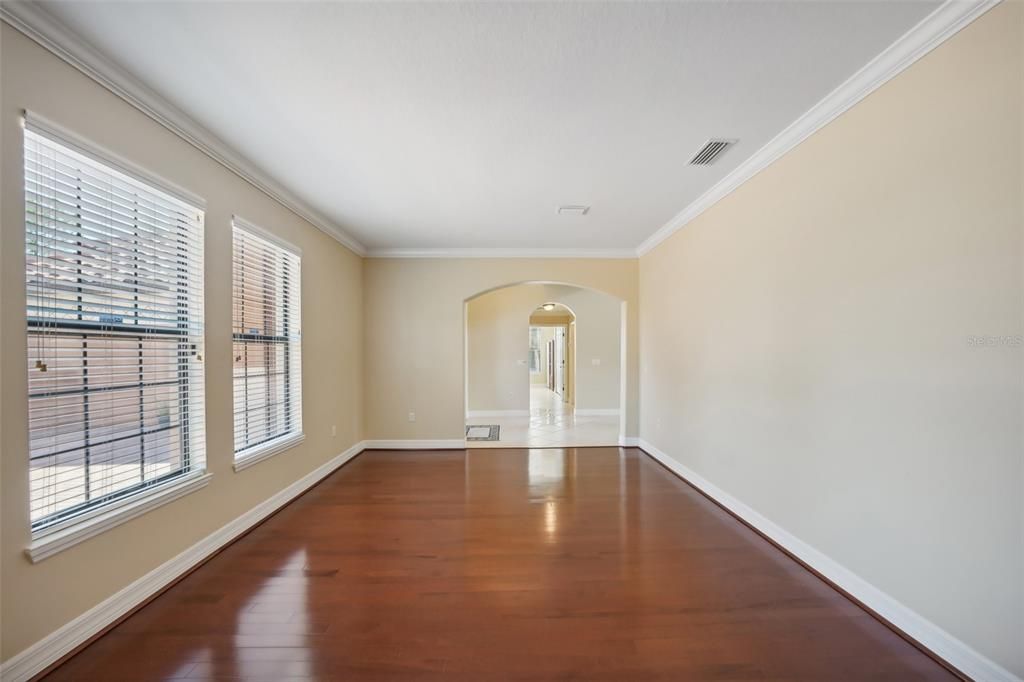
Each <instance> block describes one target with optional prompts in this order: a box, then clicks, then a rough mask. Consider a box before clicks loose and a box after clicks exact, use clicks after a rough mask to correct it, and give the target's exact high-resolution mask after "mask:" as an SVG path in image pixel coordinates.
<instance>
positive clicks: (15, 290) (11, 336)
mask: <svg viewBox="0 0 1024 682" xmlns="http://www.w3.org/2000/svg"><path fill="white" fill-rule="evenodd" d="M2 31H3V32H2V35H0V50H2V52H0V62H2V72H0V83H2V92H0V101H2V109H0V164H2V165H0V180H2V182H0V190H2V194H0V196H2V213H0V220H2V233H0V282H2V288H0V326H2V335H0V343H2V345H0V376H2V377H3V382H2V392H0V408H2V419H0V432H2V434H3V440H2V446H3V450H2V462H0V486H2V488H0V498H2V502H0V511H2V516H3V519H2V522H0V523H2V526H0V532H2V538H3V542H2V544H0V573H2V578H0V592H2V594H3V599H2V604H0V621H2V625H0V627H2V632H0V635H2V637H0V638H2V657H3V659H5V660H6V659H8V658H10V657H11V656H12V655H14V654H16V653H18V652H19V651H21V650H22V649H24V648H25V647H27V646H28V645H30V644H32V643H33V642H35V641H36V640H38V639H40V638H41V637H43V636H45V635H47V634H49V633H50V632H52V631H53V630H55V629H57V628H58V627H59V626H61V625H63V624H65V623H66V622H68V621H69V620H71V619H72V618H74V617H75V616H77V615H79V614H81V613H82V612H83V611H85V610H87V609H89V608H90V607H92V606H94V605H95V604H97V603H98V602H100V601H102V600H103V599H105V598H106V597H109V596H110V595H112V594H113V593H114V592H116V591H117V590H119V589H121V588H123V587H125V586H126V585H128V584H129V583H130V582H132V581H133V580H135V579H136V578H139V577H140V576H142V575H143V574H145V573H146V572H148V571H150V570H151V569H153V568H156V567H157V566H159V565H160V564H161V563H163V562H164V561H166V560H168V559H170V558H171V557H173V556H175V555H177V554H178V553H180V552H181V551H183V550H184V549H186V548H187V547H189V546H190V545H192V544H194V543H195V542H197V541H198V540H200V539H202V538H204V537H205V536H207V535H209V534H210V533H212V532H213V531H215V530H217V529H218V528H220V527H221V526H223V525H224V524H226V523H228V522H229V521H231V520H233V519H235V518H236V517H238V516H239V515H241V514H242V513H244V512H246V511H248V510H249V509H250V508H252V507H253V506H255V505H256V504H257V503H259V502H261V501H263V500H265V499H266V498H268V497H270V496H271V495H272V494H273V493H275V492H277V491H278V490H280V489H282V488H284V487H286V486H287V485H288V484H290V483H292V482H293V481H295V480H296V479H298V478H300V477H301V476H303V475H304V474H306V473H308V472H309V471H311V470H313V469H314V468H316V467H317V466H318V465H320V464H322V463H323V462H325V461H327V460H328V459H330V458H331V457H333V456H334V455H336V454H338V453H340V452H342V451H344V450H345V449H346V448H348V447H349V446H351V445H352V444H354V443H356V442H358V441H359V440H361V438H362V434H361V429H362V413H361V409H362V406H361V400H360V396H361V391H362V387H361V385H360V382H361V381H362V373H361V371H360V365H361V361H360V358H361V355H362V343H363V336H362V330H361V324H362V274H361V270H362V261H361V259H360V258H359V257H358V256H356V255H355V254H353V253H351V252H350V251H348V250H347V249H345V248H343V247H342V246H341V245H340V244H338V243H337V242H336V241H334V240H333V239H331V238H329V237H327V236H325V235H324V234H323V233H321V232H320V231H318V230H316V229H315V228H314V227H312V226H311V225H309V224H308V223H306V222H305V221H303V220H302V219H300V218H298V217H296V216H295V215H294V214H292V213H291V212H289V211H287V210H286V209H284V208H282V207H281V206H280V205H279V204H277V203H276V202H274V201H272V200H270V199H269V198H267V197H266V196H265V195H263V194H262V193H261V192H259V191H257V190H256V189H254V188H253V187H252V186H251V185H249V184H248V183H247V182H245V181H244V180H242V179H241V178H239V177H238V176H236V175H234V174H232V173H230V172H229V171H227V170H226V169H224V168H223V167H222V166H220V165H219V164H217V163H215V162H214V161H212V160H211V159H210V158H209V157H207V156H205V155H204V154H202V153H200V152H199V151H197V150H196V149H195V148H193V147H191V146H190V145H188V144H186V143H185V142H183V141H182V140H180V139H179V138H177V137H175V136H174V135H172V134H171V133H170V132H168V131H167V130H165V129H164V128H162V127H161V126H159V125H157V124H156V123H154V122H153V121H152V120H150V119H148V118H147V117H145V116H144V115H142V114H141V113H139V112H138V111H136V110H135V109H133V108H132V107H130V106H128V105H127V104H125V103H124V102H122V101H121V100H120V99H118V98H116V97H115V96H113V95H112V94H110V93H109V92H107V91H106V90H104V89H103V88H101V87H100V86H98V85H97V84H95V83H94V82H93V81H92V80H90V79H88V78H86V77H85V76H83V75H81V74H80V73H79V72H78V71H76V70H74V69H72V68H71V67H70V66H68V65H66V64H64V63H63V62H61V61H60V60H58V59H57V58H56V57H53V56H52V55H51V54H50V53H48V52H46V51H45V50H43V49H42V48H40V47H39V46H37V45H36V44H35V43H33V42H31V41H29V40H28V39H27V38H25V37H24V36H22V35H21V34H20V33H18V32H16V31H15V30H13V29H11V28H10V27H8V26H7V25H6V24H4V25H3V28H2ZM23 109H29V110H31V111H33V112H36V113H38V114H40V115H42V116H44V117H46V118H49V119H50V120H52V121H54V122H57V123H59V124H62V125H64V126H65V127H67V128H69V129H71V130H73V131H74V132H76V133H78V134H79V135H81V136H83V137H86V138H87V139H90V140H92V141H94V142H95V143H97V144H99V145H102V146H103V147H106V148H107V149H109V150H111V151H113V152H115V153H117V154H119V155H120V156H122V157H124V158H126V159H128V160H130V161H132V162H134V163H136V164H137V165H139V166H141V167H143V168H146V169H148V170H150V171H152V172H154V173H156V174H158V175H161V176H163V177H165V178H167V179H168V180H170V181H172V182H174V183H176V184H178V185H180V186H182V187H184V188H186V189H188V190H190V191H192V192H194V193H195V194H197V195H199V196H202V197H205V199H206V201H207V209H206V278H207V282H206V284H207V286H206V357H207V368H206V370H207V377H206V400H207V406H206V408H207V447H208V451H207V460H208V469H209V471H210V472H212V474H213V479H212V481H211V483H210V484H209V485H208V486H207V487H206V488H204V489H203V490H200V491H198V492H195V493H193V494H190V495H187V496H185V497H184V498H182V499H179V500H177V501H175V502H172V503H170V504H168V505H166V506H164V507H161V508H159V509H157V510H155V511H152V512H150V513H147V514H145V515H143V516H141V517H139V518H137V519H134V520H132V521H129V522H128V523H126V524H124V525H122V526H119V527H117V528H115V529H113V530H110V531H108V532H106V533H103V534H102V535H99V536H97V537H95V538H93V539H91V540H89V541H87V542H84V543H82V544H80V545H77V546H75V547H74V548H72V549H69V550H67V551H65V552H62V553H60V554H58V555H56V556H53V557H51V558H49V559H46V560H45V561H43V562H42V563H39V564H35V565H33V564H31V563H29V562H28V560H27V559H26V558H25V555H24V554H23V550H24V548H25V546H26V545H27V544H28V543H29V520H28V466H27V464H28V462H27V454H26V453H27V447H26V441H27V433H26V409H27V408H26V401H25V393H26V370H25V367H26V360H25V357H26V356H25V336H24V332H23V330H24V326H25V287H24V202H23V187H22V131H21V127H20V112H21V111H22V110H23ZM233 213H239V214H241V215H244V216H245V217H246V218H248V219H249V220H252V221H253V222H256V223H258V224H259V225H261V226H263V227H265V228H267V229H269V230H273V231H274V232H276V233H277V234H279V235H281V236H282V237H283V238H285V239H287V240H288V241H290V242H292V243H294V244H297V245H298V246H300V247H301V248H302V250H303V261H302V270H303V272H302V274H303V287H302V303H303V316H302V317H303V347H302V361H303V380H302V384H303V422H304V427H305V433H306V440H305V442H304V443H302V444H301V445H299V446H298V447H296V448H294V449H292V450H289V451H287V452H284V453H282V454H280V455H277V456H275V457H273V458H271V459H269V460H267V461H264V462H261V463H259V464H257V465H255V466H252V467H250V468H248V469H246V470H244V471H242V472H241V473H237V474H236V473H234V471H233V470H232V460H233V452H232V427H231V425H232V417H231V414H232V391H231V305H230V304H231V300H230V297H231V223H230V220H231V215H232V214H233ZM313 283H316V285H315V286H313ZM332 425H337V429H338V435H337V437H334V438H332V437H331V426H332Z"/></svg>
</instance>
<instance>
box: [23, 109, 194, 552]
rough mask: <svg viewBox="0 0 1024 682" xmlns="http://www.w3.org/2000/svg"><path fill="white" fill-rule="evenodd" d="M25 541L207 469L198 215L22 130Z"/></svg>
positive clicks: (88, 158) (149, 188)
mask: <svg viewBox="0 0 1024 682" xmlns="http://www.w3.org/2000/svg"><path fill="white" fill-rule="evenodd" d="M25 253H26V259H25V260H26V267H25V284H26V294H27V296H26V299H27V306H26V322H27V335H28V411H29V415H28V417H29V460H30V467H29V470H30V482H29V485H30V516H31V521H32V528H33V530H34V531H36V532H38V531H43V530H48V529H52V528H54V527H56V526H58V524H59V525H61V526H63V525H66V524H65V522H70V521H71V520H72V519H77V518H79V517H81V516H83V515H86V514H89V513H90V512H92V511H94V510H97V509H100V508H106V507H107V506H109V505H112V504H115V503H118V502H120V501H123V500H124V499H126V498H128V497H133V496H136V495H142V494H145V493H146V492H147V491H149V490H151V489H152V488H153V487H155V486H158V485H162V484H164V483H170V482H171V481H173V480H175V479H178V478H181V477H185V476H188V475H189V474H193V473H199V472H202V471H203V470H204V469H205V450H206V446H205V435H204V414H203V364H202V343H203V212H202V211H201V210H200V209H198V208H195V207H194V206H190V205H188V204H187V203H185V202H182V201H180V200H179V199H177V198H175V197H172V196H171V195H169V194H166V193H164V192H163V191H161V190H159V189H156V188H155V187H152V186H150V185H148V184H147V183H144V182H141V181H139V180H137V179H135V178H133V177H130V176H128V175H126V174H124V173H122V172H120V171H119V170H117V169H115V168H113V167H111V166H108V165H107V164H104V163H101V162H99V161H97V160H96V159H94V158H92V157H91V156H86V155H83V154H81V153H79V152H77V151H75V150H73V149H71V148H70V147H67V146H64V145H63V144H61V143H58V142H57V141H55V140H53V139H50V138H49V137H48V136H46V135H44V134H40V133H38V132H36V131H34V130H32V129H26V130H25Z"/></svg>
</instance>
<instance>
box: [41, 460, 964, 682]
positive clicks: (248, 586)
mask: <svg viewBox="0 0 1024 682" xmlns="http://www.w3.org/2000/svg"><path fill="white" fill-rule="evenodd" d="M47 679H50V680H158V679H224V680H275V681H276V680H313V679H315V680H442V679H443V680H459V681H463V680H464V681H467V682H468V681H470V680H472V681H474V682H480V681H488V680H531V681H532V680H588V681H589V680H815V681H823V680H893V681H897V680H898V681H900V682H903V681H906V680H939V679H955V678H953V677H952V675H950V673H948V672H947V671H946V670H944V669H943V668H942V667H940V666H939V665H938V664H937V663H935V662H934V661H932V660H931V659H929V658H928V657H927V656H925V655H924V654H922V653H921V652H919V651H918V650H916V649H915V648H913V647H912V646H911V645H909V644H908V643H907V642H905V641H904V640H902V639H901V638H900V637H898V636H897V635H896V634H894V633H893V632H891V631H890V630H888V629H887V628H886V627H884V626H883V625H882V624H880V623H879V622H878V621H876V620H875V619H874V618H872V617H871V616H870V615H868V614H867V613H865V612H864V611H862V610H861V609H860V608H859V607H857V606H856V605H854V604H853V603H851V602H850V601H849V600H847V599H846V598H845V597H843V596H842V595H840V594H839V593H837V592H836V591H834V590H833V589H832V588H830V587H829V586H828V585H826V584H825V583H823V582H821V581H820V580H819V579H818V578H816V577H814V576H813V575H812V574H810V573H809V572H808V571H806V570H805V569H804V568H802V567H801V566H799V565H798V564H797V563H795V562H794V561H792V560H791V559H790V558H788V557H787V556H785V555H784V554H782V553H781V552H779V551H778V550H777V549H776V548H774V547H772V546H771V545H770V544H769V543H767V542H766V541H765V540H763V539H762V538H760V537H759V536H757V535H756V534H755V533H753V532H752V531H750V530H749V529H748V528H746V527H744V526H743V525H742V524H740V523H739V522H738V521H736V520H735V519H733V518H732V517H730V516H729V515H728V514H726V513H725V512H723V511H722V510H720V509H719V508H718V507H716V506H715V505H713V504H712V503H711V502H709V501H708V500H706V499H705V498H704V497H702V496H701V495H700V494H699V493H697V492H696V491H694V490H693V489H692V488H690V487H689V486H687V485H686V484H685V483H684V482H683V481H681V480H679V479H678V478H676V477H675V476H673V475H672V474H671V473H669V472H668V471H667V470H665V469H663V468H662V467H661V466H660V465H658V464H657V463H656V462H654V461H653V460H652V459H650V458H649V457H647V456H646V455H644V454H643V453H642V452H640V451H638V450H635V449H624V450H620V449H618V448H587V449H565V450H532V451H527V450H468V451H440V452H418V451H406V452H391V451H375V452H365V453H363V454H362V455H360V456H359V457H358V458H356V459H355V460H353V461H352V462H350V463H349V464H348V465H346V466H345V467H344V468H342V469H341V470H339V471H338V472H336V473H335V474H333V475H332V476H331V477H329V478H328V479H326V480H325V481H324V482H323V483H321V484H320V485H319V486H318V487H316V488H314V489H313V490H312V491H310V492H309V493H307V494H306V495H305V496H303V497H302V498H300V499H299V500H297V501H296V502H294V503H293V504H292V505H290V506H288V507H287V508H285V509H284V510H283V511H281V512H280V513H279V514H277V515H276V516H274V517H272V518H271V519H270V520H268V521H267V522H266V523H264V524H263V525H262V526H260V527H259V528H257V529H256V530H255V531H253V532H252V533H250V534H249V535H247V536H246V537H244V538H243V539H241V540H240V541H239V542H237V543H235V544H234V545H233V546H231V547H229V548H228V549H227V550H225V551H224V552H223V553H221V554H220V555H219V556H217V557H215V558H214V559H213V560H211V561H210V562H208V563H207V564H205V565H204V566H202V567H201V568H199V569H198V570H197V571H195V572H194V573H192V574H191V575H190V576H188V577H187V578H185V579H184V580H183V581H181V582H180V583H178V584H177V585H176V586H174V587H173V588H171V589H170V590H168V591H167V592H166V593H165V594H163V595H162V596H160V597H159V598H157V599H156V600H155V601H153V602H152V603H150V604H149V605H148V606H146V607H145V608H143V609H142V610H140V611H139V612H138V613H137V614H135V615H134V616H132V617H131V618H129V619H128V620H126V621H125V622H123V623H122V624H121V625H119V626H118V627H117V628H115V629H113V630H112V631H111V632H110V633H109V634H107V635H105V636H104V637H102V638H100V639H99V640H97V641H96V642H95V643H94V644H93V645H92V646H90V647H88V648H87V649H85V650H84V651H83V652H81V653H80V654H78V655H77V656H75V657H74V658H72V659H71V660H69V661H68V662H67V663H65V664H64V665H63V666H61V667H60V668H58V669H56V670H55V671H54V672H53V673H52V674H51V675H50V676H49V677H48V678H47Z"/></svg>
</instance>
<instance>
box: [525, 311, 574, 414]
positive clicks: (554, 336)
mask: <svg viewBox="0 0 1024 682" xmlns="http://www.w3.org/2000/svg"><path fill="white" fill-rule="evenodd" d="M529 321H530V337H529V362H528V364H529V369H530V416H531V417H533V418H543V419H546V420H547V421H549V422H555V421H557V420H559V419H560V418H562V417H564V416H566V415H572V414H573V410H574V406H575V403H576V315H575V313H573V311H572V309H571V308H569V306H567V305H565V304H564V303H558V302H555V301H547V302H545V303H542V304H541V305H539V306H537V308H535V309H534V310H533V311H532V312H531V313H530V320H529Z"/></svg>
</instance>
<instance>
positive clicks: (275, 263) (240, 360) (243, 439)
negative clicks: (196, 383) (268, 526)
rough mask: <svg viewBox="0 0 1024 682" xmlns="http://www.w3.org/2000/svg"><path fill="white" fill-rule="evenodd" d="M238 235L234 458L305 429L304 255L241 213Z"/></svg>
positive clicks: (235, 317)
mask: <svg viewBox="0 0 1024 682" xmlns="http://www.w3.org/2000/svg"><path fill="white" fill-rule="evenodd" d="M233 240H234V249H233V250H234V268H233V282H234V287H233V289H234V306H233V308H234V310H233V322H234V329H233V337H234V393H235V458H236V459H242V458H245V457H247V456H249V455H250V454H253V453H256V452H258V451H259V450H261V449H263V448H266V447H272V446H273V445H274V444H275V442H278V441H280V440H283V439H285V438H287V437H289V436H296V435H298V434H301V433H302V364H301V362H302V361H301V317H300V311H301V300H300V291H301V257H300V256H299V254H298V253H296V252H294V251H293V250H291V249H288V248H285V247H283V246H280V245H278V244H277V243H275V242H273V241H271V240H270V239H267V238H264V237H263V236H262V235H261V234H259V232H258V231H257V229H256V228H253V227H252V226H250V225H247V224H245V223H243V222H241V221H239V220H238V219H236V220H235V224H234V230H233Z"/></svg>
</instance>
